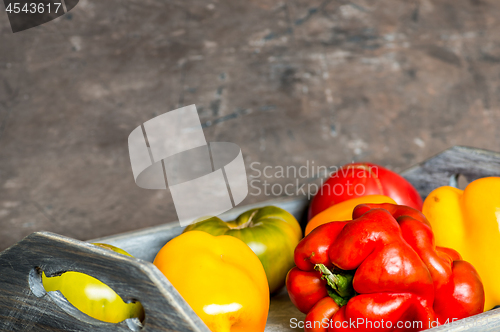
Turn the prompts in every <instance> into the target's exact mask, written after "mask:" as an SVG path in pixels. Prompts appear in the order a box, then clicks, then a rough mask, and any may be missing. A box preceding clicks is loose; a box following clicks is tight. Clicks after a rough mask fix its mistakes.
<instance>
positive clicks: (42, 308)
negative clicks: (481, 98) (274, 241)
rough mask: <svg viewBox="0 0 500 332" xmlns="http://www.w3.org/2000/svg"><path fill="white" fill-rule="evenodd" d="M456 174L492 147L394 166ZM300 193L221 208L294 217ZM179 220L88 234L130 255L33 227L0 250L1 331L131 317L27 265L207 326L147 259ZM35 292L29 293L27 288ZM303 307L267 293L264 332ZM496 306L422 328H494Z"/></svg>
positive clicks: (499, 325) (423, 175)
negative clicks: (96, 304) (57, 286)
mask: <svg viewBox="0 0 500 332" xmlns="http://www.w3.org/2000/svg"><path fill="white" fill-rule="evenodd" d="M458 174H462V175H464V176H465V177H466V178H467V179H468V180H469V181H472V180H474V179H477V178H480V177H486V176H500V154H498V153H494V152H490V151H485V150H478V149H473V148H467V147H453V148H451V149H449V150H446V151H444V152H443V153H441V154H439V155H437V156H435V157H433V158H430V159H429V160H427V161H424V162H423V163H421V164H419V165H417V166H415V167H412V168H410V169H409V170H407V171H405V172H403V173H402V175H403V176H404V177H405V178H406V179H408V180H409V181H410V182H411V183H412V184H413V185H414V186H415V187H416V188H417V190H418V191H419V193H420V194H421V195H422V197H426V196H427V195H428V194H429V193H430V192H431V191H432V190H433V189H435V188H437V187H439V186H442V185H448V184H450V183H453V182H454V180H455V179H456V176H457V175H458ZM307 204H308V202H307V200H305V199H303V198H281V199H275V200H271V201H267V202H263V203H260V204H254V205H251V206H245V207H239V208H235V209H233V210H231V211H230V212H229V213H226V214H223V215H222V216H221V218H222V219H223V220H230V219H233V218H234V217H236V216H237V215H238V214H240V213H241V212H243V211H246V210H248V209H249V208H252V207H257V206H264V205H276V206H279V207H282V208H284V209H286V210H287V211H289V212H291V213H292V214H294V215H295V217H296V218H298V219H301V218H302V217H303V216H304V211H305V209H306V208H307ZM182 230H183V228H182V227H180V226H179V225H178V224H173V223H172V224H166V225H162V226H158V227H152V228H148V229H143V230H139V231H134V232H129V233H124V234H119V235H114V236H110V237H106V238H100V239H95V240H92V241H88V242H104V243H109V244H113V245H116V246H118V247H121V248H123V249H124V250H126V251H128V252H129V253H130V254H132V255H133V256H135V258H130V257H125V256H123V255H120V254H117V253H114V252H110V251H108V250H105V249H101V248H98V247H95V246H91V245H89V244H88V243H85V242H81V241H77V240H73V239H70V238H67V237H63V236H60V235H56V234H51V233H45V232H40V233H33V234H31V235H30V236H28V237H26V238H25V239H23V240H22V241H20V242H19V243H17V244H16V245H14V246H12V247H10V248H9V249H7V250H5V251H3V252H2V253H0V330H1V331H29V330H47V331H49V330H50V331H90V330H92V331H130V330H131V329H132V330H134V329H138V327H137V325H136V324H134V322H133V321H131V320H128V321H127V322H122V323H120V324H109V323H103V322H99V321H97V320H95V319H92V318H90V317H88V316H86V315H84V314H82V313H80V312H79V311H78V310H76V309H75V308H74V307H72V306H71V305H70V304H68V303H67V301H65V299H64V297H62V296H60V294H59V293H50V294H47V293H45V291H44V290H43V287H41V284H40V280H39V274H38V273H37V272H36V270H34V267H40V268H41V269H43V270H44V271H46V273H48V274H53V273H57V272H62V271H67V270H73V271H79V272H85V273H87V274H89V275H91V276H93V277H96V278H98V279H100V280H102V281H103V282H105V283H106V284H108V285H109V286H111V287H112V288H113V289H114V290H115V291H116V292H117V293H118V294H119V295H120V296H121V297H122V298H123V299H124V300H126V301H132V300H138V301H141V303H142V304H143V306H144V308H145V312H146V320H145V322H144V323H145V325H144V327H143V328H142V330H141V331H208V329H207V328H206V326H205V325H204V324H203V322H202V321H201V320H200V319H199V318H198V317H197V316H196V315H195V314H194V312H193V311H192V310H191V308H190V307H189V306H188V305H187V304H186V303H185V302H184V301H183V299H182V297H181V296H180V295H179V294H178V292H177V291H176V290H175V289H174V288H173V287H172V285H171V284H170V283H169V282H168V280H166V279H165V278H164V277H163V276H162V274H161V273H160V272H159V271H158V269H156V267H155V266H154V265H152V264H151V262H152V261H153V259H154V256H155V255H156V253H157V252H158V251H159V250H160V248H161V247H162V246H163V245H164V244H165V243H167V242H168V241H169V240H170V239H172V238H174V237H175V236H177V235H179V234H180V233H181V232H182ZM35 294H36V295H35ZM292 318H296V319H297V320H298V321H301V320H303V319H304V318H305V315H304V314H302V313H300V312H299V311H298V310H297V309H296V308H295V307H294V306H293V304H292V303H291V302H290V300H289V298H288V294H287V293H286V290H285V289H283V290H282V291H281V292H280V293H278V294H277V295H275V296H274V297H273V298H272V300H271V306H270V312H269V318H268V323H267V326H266V332H275V331H276V332H277V331H296V330H297V329H294V328H292V327H291V325H290V319H292ZM499 330H500V309H496V310H491V311H488V312H486V313H483V314H480V315H476V316H473V317H470V318H468V319H466V320H463V321H457V322H455V323H453V324H448V325H444V326H440V327H438V328H434V329H431V330H429V331H436V332H437V331H440V332H441V331H446V332H458V331H499Z"/></svg>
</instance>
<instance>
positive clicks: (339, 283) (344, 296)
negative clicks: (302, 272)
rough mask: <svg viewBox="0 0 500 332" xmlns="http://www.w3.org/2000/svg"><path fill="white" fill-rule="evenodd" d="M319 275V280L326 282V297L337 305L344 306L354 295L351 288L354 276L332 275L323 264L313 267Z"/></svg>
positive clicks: (344, 274) (345, 274)
mask: <svg viewBox="0 0 500 332" xmlns="http://www.w3.org/2000/svg"><path fill="white" fill-rule="evenodd" d="M314 269H315V270H316V271H319V272H320V273H321V279H323V280H326V284H327V290H328V295H329V296H330V297H331V298H332V299H333V300H334V301H335V302H336V303H337V304H338V305H339V306H341V307H342V306H344V305H346V304H347V302H349V300H350V299H351V297H353V296H355V295H356V292H355V291H354V288H353V287H352V280H353V278H354V275H353V274H351V273H346V272H344V273H333V272H332V271H330V270H329V269H328V268H327V267H326V266H325V265H323V264H316V265H315V266H314Z"/></svg>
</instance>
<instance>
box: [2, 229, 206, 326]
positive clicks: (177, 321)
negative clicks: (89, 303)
mask: <svg viewBox="0 0 500 332" xmlns="http://www.w3.org/2000/svg"><path fill="white" fill-rule="evenodd" d="M35 267H39V268H40V269H42V270H43V271H45V272H46V274H48V275H53V274H55V273H59V272H63V271H68V270H71V271H77V272H84V273H87V274H88V275H90V276H92V277H95V278H97V279H99V280H101V281H102V282H104V283H106V284H107V285H108V286H110V287H111V288H112V289H114V290H115V291H116V293H117V294H118V295H120V296H121V298H122V299H123V300H124V301H126V302H127V301H134V300H137V301H140V302H141V303H142V305H143V307H144V310H145V312H146V318H145V322H144V323H145V326H144V328H143V329H142V331H182V332H188V331H196V332H209V330H208V328H207V327H206V326H205V324H204V323H203V322H202V321H201V320H200V319H199V317H198V316H196V315H195V314H194V312H193V311H192V309H191V308H190V307H189V306H188V305H187V303H186V302H185V301H184V300H183V299H182V297H181V296H180V295H179V293H178V292H177V291H176V290H175V289H174V288H173V287H172V285H171V284H170V283H169V282H168V280H167V279H166V278H165V277H164V276H163V275H162V274H161V272H160V271H159V270H158V269H157V268H156V267H155V266H154V265H152V264H151V263H147V262H144V261H142V260H139V259H136V258H131V257H126V256H124V255H120V254H118V253H115V252H112V251H109V250H106V249H102V248H99V247H96V246H93V245H91V244H88V243H84V242H81V241H77V240H73V239H70V238H67V237H63V236H60V235H56V234H51V233H47V232H40V233H33V234H31V235H29V236H28V237H26V238H25V239H23V240H22V241H20V242H19V243H17V244H16V245H14V246H12V247H10V248H9V249H7V250H5V251H3V252H2V253H1V254H0V331H23V332H24V331H85V332H87V331H124V332H125V331H130V329H129V327H128V326H127V324H126V323H125V322H122V323H120V324H109V323H104V322H100V321H97V320H94V319H91V318H90V317H86V318H82V317H83V316H79V317H80V319H76V318H75V317H74V316H72V315H69V314H68V313H67V312H66V311H65V310H63V309H62V308H61V307H59V306H58V305H56V304H55V302H54V300H53V299H52V297H50V296H47V295H44V296H42V297H37V296H36V295H35V294H34V293H33V292H32V291H31V289H30V285H29V279H30V278H29V275H30V272H31V271H32V270H33V268H35ZM82 315H83V314H82Z"/></svg>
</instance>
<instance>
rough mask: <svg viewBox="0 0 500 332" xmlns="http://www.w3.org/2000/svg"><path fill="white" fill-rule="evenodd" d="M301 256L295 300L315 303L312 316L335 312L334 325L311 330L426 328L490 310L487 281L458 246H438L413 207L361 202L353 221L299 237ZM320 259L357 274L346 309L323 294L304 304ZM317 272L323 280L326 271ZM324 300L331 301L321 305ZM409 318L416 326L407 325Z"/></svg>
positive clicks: (291, 282) (291, 279)
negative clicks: (486, 299) (484, 282)
mask: <svg viewBox="0 0 500 332" xmlns="http://www.w3.org/2000/svg"><path fill="white" fill-rule="evenodd" d="M294 258H295V264H296V265H297V267H296V268H295V269H296V270H292V271H293V273H290V274H289V275H288V279H287V287H288V290H289V294H290V298H291V299H292V302H294V303H295V304H296V306H297V307H298V308H299V309H301V308H302V309H304V308H312V309H310V310H309V311H308V317H315V316H317V317H322V318H324V317H325V315H326V313H328V314H331V316H330V319H331V320H332V321H331V322H330V323H329V324H327V326H325V325H324V324H323V325H321V326H320V324H316V326H313V327H312V328H311V327H309V328H308V327H307V326H306V328H305V331H306V332H309V331H314V332H319V331H322V332H323V331H370V330H372V329H371V328H370V326H373V331H420V330H424V329H427V328H430V327H434V326H436V325H437V324H443V323H446V322H451V321H453V320H457V319H461V318H465V317H468V316H471V315H475V314H478V313H481V312H482V311H483V307H484V291H483V286H482V283H481V280H480V278H479V276H478V274H477V272H476V271H475V270H474V268H473V267H472V265H470V264H469V263H467V262H465V261H462V260H461V258H460V255H459V254H458V253H457V252H455V251H454V250H451V249H447V248H439V247H436V246H435V244H434V235H433V233H432V230H431V228H430V226H429V223H428V222H427V220H426V219H425V217H424V215H423V214H422V213H421V212H419V211H417V210H414V209H412V208H410V207H407V206H398V205H395V204H363V205H358V206H357V207H356V208H355V209H354V211H353V220H352V221H348V222H331V223H328V224H324V225H321V226H319V227H318V228H316V229H315V230H313V231H312V232H311V233H310V234H309V235H308V236H306V237H305V238H304V239H303V240H302V241H301V242H300V243H299V245H298V246H297V248H296V250H295V257H294ZM317 264H323V265H324V266H325V267H327V268H329V269H333V271H334V274H335V273H338V272H339V271H340V272H341V273H343V272H344V271H345V272H347V273H349V272H350V273H353V274H354V278H353V280H352V286H353V288H354V291H355V293H354V294H353V295H354V296H352V295H351V296H349V298H348V299H347V300H348V302H347V304H346V305H344V306H341V307H340V309H336V310H335V308H333V310H330V311H328V310H326V309H325V307H327V304H328V303H327V301H326V300H323V299H321V300H319V301H316V303H300V302H301V301H306V302H307V300H308V299H309V298H308V297H303V296H301V292H302V290H303V289H304V290H307V287H308V283H304V282H303V286H301V284H300V282H301V278H300V272H301V271H302V272H303V273H308V274H309V275H310V274H311V272H312V271H314V269H315V267H316V268H317V267H318V265H317ZM339 269H340V270H339ZM297 270H298V271H297ZM292 271H291V272H292ZM316 273H317V274H316V278H318V279H319V280H321V277H322V273H319V272H316ZM323 277H324V275H323ZM302 279H303V278H302ZM323 279H324V278H323ZM309 283H311V282H309ZM322 285H323V287H325V288H328V287H329V286H327V285H326V284H325V283H323V284H322ZM317 293H320V291H317ZM330 293H331V289H330ZM327 296H328V295H327ZM328 297H329V296H328ZM320 301H324V302H323V303H321V305H320V304H318V302H320ZM316 308H320V309H316ZM331 308H332V307H330V309H331ZM314 310H321V312H318V313H314V312H313V311H314ZM382 320H383V321H384V322H385V325H383V327H382V326H381V325H380V322H381V321H382ZM353 321H356V322H361V321H363V322H366V321H370V322H371V323H372V325H370V324H368V325H366V324H363V325H356V324H352V322H353ZM376 322H378V324H379V325H378V327H376V326H377V323H376ZM388 322H390V323H388ZM405 322H409V323H410V324H411V327H407V328H405V327H404V323H405ZM414 322H420V325H418V323H414ZM398 324H399V325H398ZM401 324H403V328H401V327H400V325H401ZM342 326H343V327H342ZM355 326H356V327H355ZM367 326H368V327H367ZM398 326H399V327H398ZM406 326H409V325H406Z"/></svg>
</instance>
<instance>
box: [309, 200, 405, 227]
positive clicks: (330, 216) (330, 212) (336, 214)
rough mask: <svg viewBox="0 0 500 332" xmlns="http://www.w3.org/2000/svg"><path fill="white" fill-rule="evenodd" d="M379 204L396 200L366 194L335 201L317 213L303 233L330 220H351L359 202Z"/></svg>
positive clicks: (393, 202)
mask: <svg viewBox="0 0 500 332" xmlns="http://www.w3.org/2000/svg"><path fill="white" fill-rule="evenodd" d="M368 203H373V204H381V203H391V204H396V202H395V201H394V200H393V199H392V198H390V197H388V196H384V195H366V196H361V197H356V198H351V199H348V200H347V201H343V202H340V203H337V204H335V205H332V206H330V207H329V208H328V209H326V210H324V211H322V212H320V213H318V214H317V215H315V216H314V217H313V218H312V219H311V220H309V222H308V223H307V226H306V232H305V235H307V234H309V233H311V232H312V230H313V229H315V228H316V227H318V226H320V225H323V224H326V223H329V222H331V221H346V220H352V211H353V210H354V208H355V207H356V206H358V205H359V204H368Z"/></svg>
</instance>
